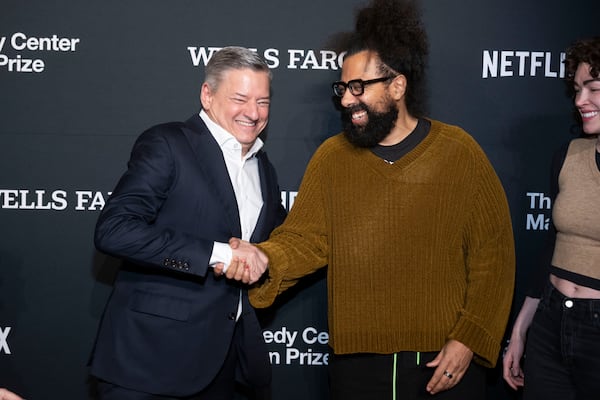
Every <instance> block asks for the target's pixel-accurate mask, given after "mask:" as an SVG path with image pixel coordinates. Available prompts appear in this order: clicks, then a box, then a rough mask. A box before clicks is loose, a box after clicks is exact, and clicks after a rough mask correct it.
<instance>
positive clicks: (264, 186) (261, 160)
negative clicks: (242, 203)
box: [250, 150, 271, 242]
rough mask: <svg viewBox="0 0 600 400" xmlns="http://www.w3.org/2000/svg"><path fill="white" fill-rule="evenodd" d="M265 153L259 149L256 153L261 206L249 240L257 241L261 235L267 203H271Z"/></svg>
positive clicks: (265, 217)
mask: <svg viewBox="0 0 600 400" xmlns="http://www.w3.org/2000/svg"><path fill="white" fill-rule="evenodd" d="M265 157H266V156H265V153H264V152H263V151H262V150H261V151H259V152H258V154H257V155H256V158H257V159H258V174H259V177H260V191H261V193H262V198H263V206H262V208H261V209H260V214H259V215H258V221H256V227H255V228H254V232H252V237H251V238H250V241H251V242H257V241H259V240H257V238H259V237H262V236H263V235H262V232H263V231H264V229H265V224H266V223H267V215H268V211H269V210H268V205H269V204H270V203H271V202H270V201H269V195H270V193H269V187H270V182H269V178H268V174H267V165H266V163H267V161H266V159H265Z"/></svg>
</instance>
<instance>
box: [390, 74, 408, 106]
mask: <svg viewBox="0 0 600 400" xmlns="http://www.w3.org/2000/svg"><path fill="white" fill-rule="evenodd" d="M390 93H391V96H392V98H393V99H394V100H400V99H401V98H402V97H403V96H404V95H405V94H406V77H405V76H404V75H402V74H400V75H398V76H397V77H395V78H394V79H393V80H392V82H391V83H390Z"/></svg>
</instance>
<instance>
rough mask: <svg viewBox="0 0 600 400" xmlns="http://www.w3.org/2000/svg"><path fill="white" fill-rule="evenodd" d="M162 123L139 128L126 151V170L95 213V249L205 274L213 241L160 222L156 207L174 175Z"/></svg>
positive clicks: (172, 157)
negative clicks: (144, 129)
mask: <svg viewBox="0 0 600 400" xmlns="http://www.w3.org/2000/svg"><path fill="white" fill-rule="evenodd" d="M165 129H166V128H163V129H159V128H153V129H150V130H148V131H146V132H144V133H143V134H142V135H141V136H140V137H139V138H138V140H137V141H136V143H135V145H134V147H133V150H132V152H131V158H130V160H129V163H128V169H127V171H126V172H125V174H124V175H123V176H122V177H121V179H120V180H119V182H118V184H117V186H116V188H115V190H114V191H113V193H112V194H111V197H110V198H109V200H108V202H107V204H106V205H105V207H104V209H103V211H102V213H101V214H100V216H99V218H98V222H97V224H96V229H95V235H94V242H95V245H96V247H97V248H98V250H100V251H102V252H104V253H107V254H110V255H113V256H116V257H121V258H124V259H126V260H128V261H131V262H133V263H135V264H140V265H144V266H151V267H159V268H162V269H165V268H166V269H169V270H177V271H179V272H183V273H191V274H196V275H204V274H206V271H207V268H208V260H209V258H210V254H211V251H212V246H213V241H212V240H204V239H201V238H199V237H197V236H195V235H192V234H190V233H186V232H184V231H182V230H181V229H179V227H178V226H177V225H178V224H177V221H176V220H172V221H171V222H170V224H169V223H167V222H166V220H167V219H166V218H165V219H163V220H161V221H160V223H159V212H160V211H161V209H162V208H163V206H164V205H165V202H166V201H167V199H168V196H169V194H170V192H171V190H172V188H173V185H174V182H175V181H176V180H177V178H178V170H177V165H176V163H175V155H174V154H173V149H172V148H171V147H170V145H169V143H168V141H167V140H166V137H165V134H164V133H165V132H164V130H165Z"/></svg>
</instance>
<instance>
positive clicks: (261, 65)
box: [204, 46, 272, 90]
mask: <svg viewBox="0 0 600 400" xmlns="http://www.w3.org/2000/svg"><path fill="white" fill-rule="evenodd" d="M245 68H248V69H251V70H253V71H258V72H261V71H262V72H266V73H267V74H268V75H269V81H270V80H271V78H272V74H271V70H270V69H269V66H268V65H267V63H266V61H265V60H264V59H263V58H262V57H260V56H259V55H258V54H256V52H254V51H252V50H250V49H247V48H245V47H237V46H229V47H223V48H222V49H221V50H219V51H217V52H216V53H215V54H213V56H212V57H211V58H210V60H209V61H208V63H207V64H206V68H205V72H204V74H205V75H204V83H206V84H208V86H209V87H210V88H211V89H212V90H216V89H217V88H218V86H219V84H220V83H221V81H222V79H223V74H224V73H225V72H227V71H229V70H232V69H245Z"/></svg>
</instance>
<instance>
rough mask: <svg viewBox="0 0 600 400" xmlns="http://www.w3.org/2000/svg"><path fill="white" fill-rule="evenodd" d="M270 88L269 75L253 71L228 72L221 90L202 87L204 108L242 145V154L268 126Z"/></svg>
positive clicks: (211, 117) (204, 85)
mask: <svg viewBox="0 0 600 400" xmlns="http://www.w3.org/2000/svg"><path fill="white" fill-rule="evenodd" d="M269 89H270V80H269V74H268V73H267V72H264V71H254V70H252V69H249V68H243V69H230V70H228V71H225V72H224V73H223V75H222V79H221V80H220V83H219V84H218V86H217V88H211V87H210V85H209V84H208V83H204V84H203V85H202V91H201V94H200V99H201V101H202V108H203V109H204V111H205V112H206V113H207V114H208V116H209V117H210V119H212V120H213V121H214V122H215V123H217V124H218V125H219V126H221V127H222V128H223V129H225V130H226V131H227V132H229V133H230V134H232V135H233V136H234V137H235V138H236V140H237V141H238V142H239V143H240V144H241V145H242V155H245V154H246V153H247V152H248V150H249V149H250V148H251V147H252V145H253V144H254V142H255V141H256V139H257V138H258V135H259V134H260V133H261V132H262V131H263V129H264V128H265V126H266V125H267V122H268V119H269V105H270V92H269Z"/></svg>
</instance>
